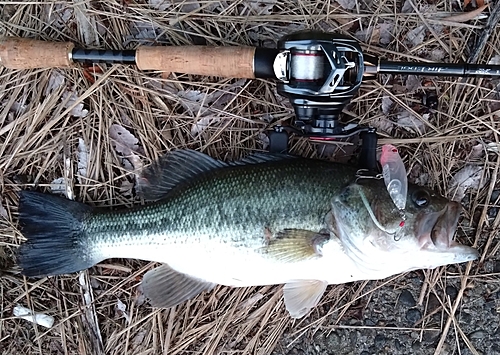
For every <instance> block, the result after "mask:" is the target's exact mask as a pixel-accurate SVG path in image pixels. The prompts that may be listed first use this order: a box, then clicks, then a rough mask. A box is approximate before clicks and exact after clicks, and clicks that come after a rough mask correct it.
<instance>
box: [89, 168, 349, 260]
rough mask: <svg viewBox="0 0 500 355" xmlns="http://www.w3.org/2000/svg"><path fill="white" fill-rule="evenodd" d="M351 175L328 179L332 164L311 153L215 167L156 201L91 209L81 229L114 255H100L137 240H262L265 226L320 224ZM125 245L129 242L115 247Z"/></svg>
mask: <svg viewBox="0 0 500 355" xmlns="http://www.w3.org/2000/svg"><path fill="white" fill-rule="evenodd" d="M312 171H315V173H314V175H312ZM354 171H355V170H354V169H351V173H352V174H353V173H354ZM349 180H350V176H349V175H346V178H344V179H332V168H331V164H330V163H324V162H321V161H316V160H302V159H296V160H291V161H286V162H283V163H281V164H264V165H249V166H247V167H243V168H242V167H234V168H228V169H223V170H220V171H219V170H218V171H214V172H213V173H208V174H206V175H205V176H203V177H202V178H201V179H197V180H196V181H194V182H192V183H190V184H187V185H181V186H179V188H178V189H174V190H172V191H171V192H170V194H169V196H167V197H166V198H165V199H163V200H161V201H159V202H156V203H155V204H154V205H151V206H146V207H139V208H135V209H131V210H125V211H118V212H106V213H99V214H94V215H93V216H92V217H91V218H90V219H89V220H88V222H87V223H86V233H87V235H88V236H89V238H91V239H92V240H93V242H91V244H92V245H94V248H93V249H97V250H104V249H106V250H107V249H108V247H107V246H109V249H110V251H109V253H112V254H113V255H103V257H129V256H130V254H131V253H135V252H137V249H136V247H137V243H138V244H139V245H171V244H177V245H179V244H189V243H191V244H199V243H203V242H204V241H205V239H218V240H219V241H220V242H221V243H225V244H231V245H232V246H233V247H234V248H240V247H255V246H258V247H260V246H262V245H263V243H264V242H265V238H264V229H265V228H269V229H270V230H271V231H272V232H277V231H279V230H283V229H286V228H297V229H307V230H318V231H319V229H321V228H322V227H324V222H323V219H324V217H325V215H326V214H327V213H328V211H329V210H330V201H331V197H332V193H333V192H335V191H337V190H339V189H340V188H341V187H342V186H343V185H345V184H347V183H348V182H349ZM305 182H307V183H305ZM151 237H154V239H151ZM134 243H136V244H134ZM126 245H129V246H130V248H131V249H132V250H130V251H127V250H120V249H119V248H120V247H121V246H123V247H125V246H126ZM120 252H123V255H119V253H120Z"/></svg>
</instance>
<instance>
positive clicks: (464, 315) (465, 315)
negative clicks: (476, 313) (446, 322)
mask: <svg viewBox="0 0 500 355" xmlns="http://www.w3.org/2000/svg"><path fill="white" fill-rule="evenodd" d="M471 321H472V316H471V315H470V314H469V313H467V312H462V313H461V314H460V322H461V323H464V324H470V323H471Z"/></svg>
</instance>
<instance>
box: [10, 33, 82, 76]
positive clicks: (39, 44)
mask: <svg viewBox="0 0 500 355" xmlns="http://www.w3.org/2000/svg"><path fill="white" fill-rule="evenodd" d="M74 46H75V45H74V44H73V43H71V42H44V41H38V40H34V39H29V38H14V37H8V38H2V39H0V65H2V66H4V67H6V68H9V69H34V68H56V67H70V66H71V64H72V61H71V51H72V50H73V48H74Z"/></svg>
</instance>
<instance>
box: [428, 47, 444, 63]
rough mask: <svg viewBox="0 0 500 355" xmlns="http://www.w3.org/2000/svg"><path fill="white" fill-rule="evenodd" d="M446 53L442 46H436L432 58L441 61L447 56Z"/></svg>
mask: <svg viewBox="0 0 500 355" xmlns="http://www.w3.org/2000/svg"><path fill="white" fill-rule="evenodd" d="M445 55H446V53H445V51H444V50H442V49H441V48H435V49H433V50H432V51H431V55H430V56H431V60H432V61H433V62H441V61H443V59H444V57H445Z"/></svg>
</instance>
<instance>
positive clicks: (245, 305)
mask: <svg viewBox="0 0 500 355" xmlns="http://www.w3.org/2000/svg"><path fill="white" fill-rule="evenodd" d="M263 298H264V295H263V294H262V293H260V292H257V293H255V294H254V295H253V296H251V297H250V298H248V299H246V300H245V301H242V302H241V303H240V304H239V305H238V306H237V307H236V309H237V310H246V309H249V308H252V306H253V305H255V304H256V303H257V302H259V301H260V300H261V299H263Z"/></svg>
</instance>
